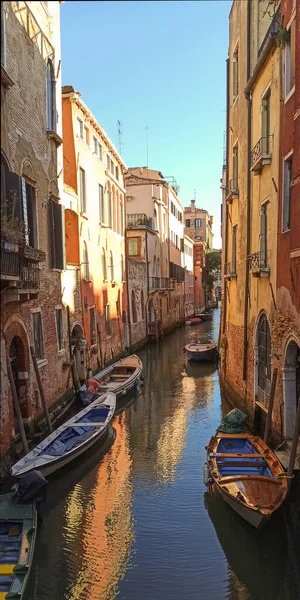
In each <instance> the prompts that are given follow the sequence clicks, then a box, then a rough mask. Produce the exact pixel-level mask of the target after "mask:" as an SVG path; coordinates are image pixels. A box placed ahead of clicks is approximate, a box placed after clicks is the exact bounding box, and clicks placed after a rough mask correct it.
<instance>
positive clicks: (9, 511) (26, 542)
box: [0, 492, 37, 600]
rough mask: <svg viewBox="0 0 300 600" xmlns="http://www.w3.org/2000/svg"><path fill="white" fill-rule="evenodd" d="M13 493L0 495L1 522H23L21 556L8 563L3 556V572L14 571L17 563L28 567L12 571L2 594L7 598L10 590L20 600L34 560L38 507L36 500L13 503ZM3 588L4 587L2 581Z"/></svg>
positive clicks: (11, 538)
mask: <svg viewBox="0 0 300 600" xmlns="http://www.w3.org/2000/svg"><path fill="white" fill-rule="evenodd" d="M13 495H14V494H13V492H10V493H9V494H4V495H3V496H0V514H1V518H0V523H2V524H5V523H9V524H11V525H12V526H18V524H20V523H22V536H21V540H20V545H19V556H18V558H17V560H16V559H15V560H14V561H13V562H11V561H10V563H7V562H6V561H5V559H4V557H2V559H1V560H0V562H1V573H2V574H3V573H5V569H8V571H11V572H12V571H13V568H14V567H15V566H16V565H17V564H20V565H26V567H25V568H24V569H20V570H19V571H18V572H12V573H10V575H9V576H8V577H11V575H12V581H11V584H10V587H9V589H7V590H6V591H5V592H4V593H3V596H2V595H1V598H2V597H3V598H5V597H6V595H7V594H8V593H9V592H10V594H11V597H12V598H14V597H15V598H18V599H19V600H23V598H24V595H25V591H26V586H27V583H28V580H29V575H30V569H31V565H32V561H33V554H34V547H35V540H36V530H37V509H36V504H35V502H32V503H30V504H13V503H12V497H13ZM0 537H1V536H0ZM13 540H14V537H13V536H11V537H10V543H14V542H13ZM2 542H3V544H2ZM2 545H3V548H4V552H3V553H4V555H5V552H6V550H5V545H6V544H5V540H2V539H1V546H2ZM4 577H5V575H4ZM0 581H1V575H0ZM1 588H2V589H3V587H2V582H1Z"/></svg>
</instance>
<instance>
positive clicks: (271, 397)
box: [264, 367, 277, 444]
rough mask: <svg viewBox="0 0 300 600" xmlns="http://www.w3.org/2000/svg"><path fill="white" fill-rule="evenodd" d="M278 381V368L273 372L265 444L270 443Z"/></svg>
mask: <svg viewBox="0 0 300 600" xmlns="http://www.w3.org/2000/svg"><path fill="white" fill-rule="evenodd" d="M276 381H277V368H276V367H275V369H274V371H273V375H272V382H271V391H270V400H269V406H268V414H267V420H266V428H265V435H264V442H265V444H267V443H268V437H269V433H270V429H271V422H272V412H273V404H274V397H275V389H276Z"/></svg>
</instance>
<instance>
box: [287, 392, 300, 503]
mask: <svg viewBox="0 0 300 600" xmlns="http://www.w3.org/2000/svg"><path fill="white" fill-rule="evenodd" d="M299 435H300V400H299V402H298V408H297V414H296V422H295V429H294V435H293V440H292V448H291V454H290V460H289V466H288V470H287V475H288V492H289V491H290V489H291V483H292V475H293V473H294V467H295V460H296V452H297V446H298V438H299Z"/></svg>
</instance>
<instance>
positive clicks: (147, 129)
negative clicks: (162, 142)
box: [145, 125, 149, 169]
mask: <svg viewBox="0 0 300 600" xmlns="http://www.w3.org/2000/svg"><path fill="white" fill-rule="evenodd" d="M145 129H146V143H147V169H148V166H149V136H148V131H149V127H148V125H146V127H145Z"/></svg>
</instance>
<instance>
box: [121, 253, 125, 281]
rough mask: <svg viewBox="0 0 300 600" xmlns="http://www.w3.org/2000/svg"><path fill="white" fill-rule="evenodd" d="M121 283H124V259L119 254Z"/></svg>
mask: <svg viewBox="0 0 300 600" xmlns="http://www.w3.org/2000/svg"><path fill="white" fill-rule="evenodd" d="M121 281H124V258H123V254H121Z"/></svg>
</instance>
